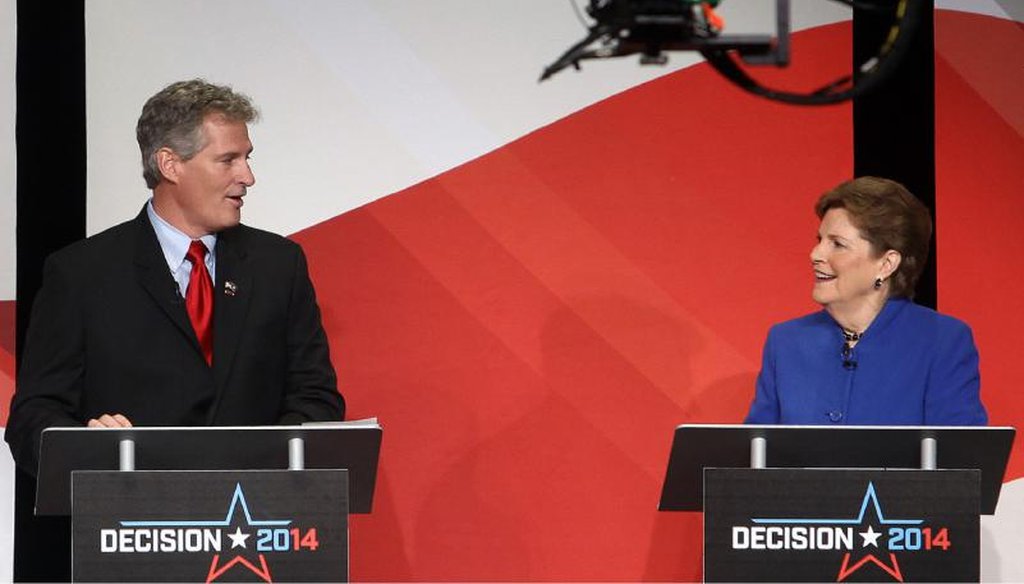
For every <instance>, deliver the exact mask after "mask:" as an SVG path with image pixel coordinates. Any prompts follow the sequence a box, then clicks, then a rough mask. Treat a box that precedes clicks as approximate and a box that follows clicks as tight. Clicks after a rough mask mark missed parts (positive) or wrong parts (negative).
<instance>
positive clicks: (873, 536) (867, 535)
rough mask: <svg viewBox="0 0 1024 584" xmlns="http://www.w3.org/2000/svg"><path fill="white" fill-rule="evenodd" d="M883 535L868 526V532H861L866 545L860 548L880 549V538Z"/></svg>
mask: <svg viewBox="0 0 1024 584" xmlns="http://www.w3.org/2000/svg"><path fill="white" fill-rule="evenodd" d="M881 535H882V532H881V531H875V528H873V527H871V526H870V525H868V530H867V531H861V532H860V536H861V537H862V538H864V544H863V545H861V546H860V547H868V546H869V545H873V546H875V547H878V538H879V536H881Z"/></svg>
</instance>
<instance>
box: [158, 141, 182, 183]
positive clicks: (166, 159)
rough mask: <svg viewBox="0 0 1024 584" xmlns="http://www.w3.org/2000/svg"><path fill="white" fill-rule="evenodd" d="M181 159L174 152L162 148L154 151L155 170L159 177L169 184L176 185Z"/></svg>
mask: <svg viewBox="0 0 1024 584" xmlns="http://www.w3.org/2000/svg"><path fill="white" fill-rule="evenodd" d="M181 163H182V160H181V157H180V156H178V155H177V154H176V153H175V152H174V150H171V149H170V148H167V147H164V148H161V149H159V150H157V151H156V168H157V170H159V171H160V176H162V177H163V179H164V180H165V181H167V182H169V183H177V182H178V178H179V175H180V173H181Z"/></svg>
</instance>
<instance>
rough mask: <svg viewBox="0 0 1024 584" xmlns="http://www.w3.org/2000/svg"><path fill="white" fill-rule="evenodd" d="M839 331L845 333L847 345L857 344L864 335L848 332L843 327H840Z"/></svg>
mask: <svg viewBox="0 0 1024 584" xmlns="http://www.w3.org/2000/svg"><path fill="white" fill-rule="evenodd" d="M839 330H841V331H843V338H844V339H846V343H847V344H849V343H856V342H857V341H859V340H860V338H861V336H863V335H864V333H855V332H853V331H848V330H846V329H844V328H843V327H839Z"/></svg>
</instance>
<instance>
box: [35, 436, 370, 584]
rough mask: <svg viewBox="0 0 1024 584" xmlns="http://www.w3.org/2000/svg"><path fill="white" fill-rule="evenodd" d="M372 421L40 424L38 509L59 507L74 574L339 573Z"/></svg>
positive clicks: (160, 577)
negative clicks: (66, 521)
mask: <svg viewBox="0 0 1024 584" xmlns="http://www.w3.org/2000/svg"><path fill="white" fill-rule="evenodd" d="M381 437H382V431H381V428H380V426H379V425H377V424H376V422H375V421H374V422H339V423H322V424H309V425H303V426H256V427H188V428H179V427H146V428H49V429H46V430H44V431H43V436H42V442H41V446H40V464H39V474H38V483H37V485H38V486H37V493H36V514H37V515H70V516H71V523H72V579H73V580H75V581H106V582H112V581H151V582H155V581H178V582H182V581H184V582H188V581H203V582H214V581H257V582H259V581H264V582H273V581H278V582H288V581H303V582H315V581H332V582H337V581H347V579H348V514H349V513H369V512H370V511H371V509H372V502H373V491H374V485H375V482H376V474H377V459H378V456H379V452H380V442H381Z"/></svg>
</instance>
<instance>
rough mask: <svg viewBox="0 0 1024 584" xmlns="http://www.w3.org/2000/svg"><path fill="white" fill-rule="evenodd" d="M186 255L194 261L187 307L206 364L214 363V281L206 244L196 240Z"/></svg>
mask: <svg viewBox="0 0 1024 584" xmlns="http://www.w3.org/2000/svg"><path fill="white" fill-rule="evenodd" d="M185 257H186V258H188V260H189V261H190V262H192V274H191V275H190V276H189V279H188V289H187V290H186V291H185V309H186V310H188V318H189V320H191V321H192V328H194V329H195V331H196V337H197V338H198V339H199V346H200V347H201V348H202V349H203V356H204V357H206V364H207V365H213V281H212V280H210V272H208V271H206V262H204V261H203V259H204V258H205V257H206V246H205V245H203V242H201V241H199V240H195V241H193V242H192V243H191V245H189V246H188V253H187V254H185Z"/></svg>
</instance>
